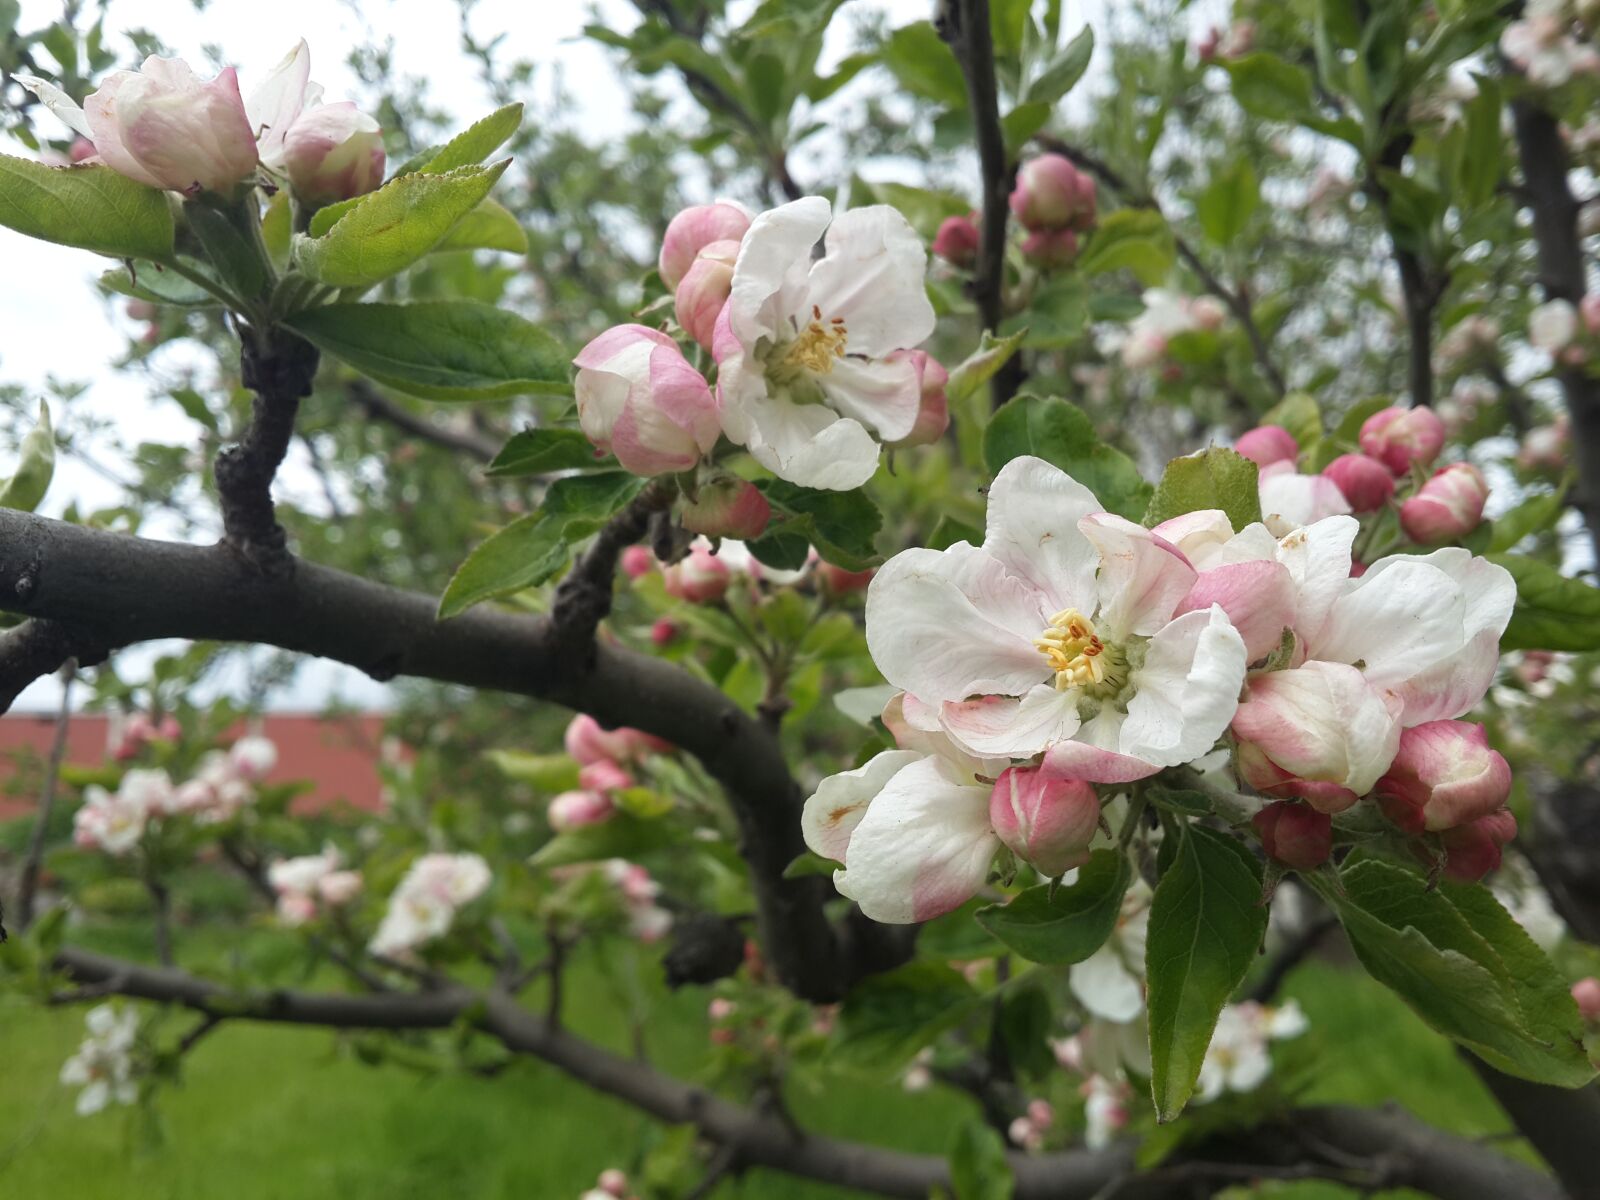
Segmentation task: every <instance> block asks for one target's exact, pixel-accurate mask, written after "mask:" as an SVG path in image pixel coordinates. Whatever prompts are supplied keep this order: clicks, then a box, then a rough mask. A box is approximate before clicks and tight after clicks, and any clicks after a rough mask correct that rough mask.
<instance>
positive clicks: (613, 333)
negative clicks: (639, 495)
mask: <svg viewBox="0 0 1600 1200" xmlns="http://www.w3.org/2000/svg"><path fill="white" fill-rule="evenodd" d="M572 361H573V363H574V364H575V365H576V366H577V368H578V376H577V379H576V380H575V381H574V384H573V388H574V392H575V394H576V396H577V401H578V424H579V425H581V426H582V427H583V432H584V434H585V435H586V436H587V437H588V439H589V440H590V441H591V442H593V443H594V444H595V446H596V447H597V448H598V449H600V450H602V451H609V452H610V453H613V454H615V455H616V456H617V461H618V462H620V463H621V464H622V465H623V466H624V467H626V468H627V469H628V470H630V471H632V472H633V473H634V474H635V475H662V474H666V473H668V472H672V471H687V470H688V469H689V468H690V467H692V466H694V465H695V463H697V462H699V461H700V456H701V455H703V454H706V453H709V452H710V450H711V448H712V447H713V446H715V445H716V444H717V437H718V435H719V433H720V426H719V424H718V421H717V406H716V401H715V400H713V399H712V396H711V389H710V388H709V387H707V386H706V381H705V379H704V378H703V377H702V376H701V374H700V372H699V371H696V370H695V369H694V368H693V367H692V366H690V365H689V361H688V359H686V358H684V357H683V352H682V351H681V350H679V349H678V346H677V343H676V342H674V341H673V340H672V339H671V338H669V337H668V336H667V335H666V334H664V333H661V332H660V331H659V330H655V329H649V328H647V327H645V326H643V325H618V326H616V327H615V328H612V329H608V330H606V331H605V332H604V333H602V334H601V335H600V336H599V337H597V338H595V339H594V340H593V341H591V342H590V343H589V344H588V345H587V346H585V347H584V348H583V349H582V350H580V351H579V352H578V356H577V357H576V358H575V359H573V360H572Z"/></svg>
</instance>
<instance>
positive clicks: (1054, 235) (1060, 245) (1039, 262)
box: [1022, 229, 1078, 271]
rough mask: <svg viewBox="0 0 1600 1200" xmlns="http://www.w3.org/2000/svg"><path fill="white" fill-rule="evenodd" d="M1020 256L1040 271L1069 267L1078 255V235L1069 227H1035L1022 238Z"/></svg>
mask: <svg viewBox="0 0 1600 1200" xmlns="http://www.w3.org/2000/svg"><path fill="white" fill-rule="evenodd" d="M1022 257H1023V258H1025V259H1027V260H1028V262H1030V263H1031V264H1032V265H1033V266H1035V267H1038V268H1039V269H1040V270H1041V271H1053V270H1057V269H1058V268H1061V267H1070V266H1071V265H1072V264H1073V262H1074V261H1075V260H1076V259H1077V257H1078V235H1077V234H1075V233H1074V232H1072V230H1070V229H1037V230H1035V231H1034V232H1032V233H1030V234H1029V235H1028V236H1027V237H1025V238H1023V239H1022Z"/></svg>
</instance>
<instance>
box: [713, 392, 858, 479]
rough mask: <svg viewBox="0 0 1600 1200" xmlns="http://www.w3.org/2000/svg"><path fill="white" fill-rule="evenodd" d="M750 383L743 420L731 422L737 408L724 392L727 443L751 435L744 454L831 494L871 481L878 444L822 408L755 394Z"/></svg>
mask: <svg viewBox="0 0 1600 1200" xmlns="http://www.w3.org/2000/svg"><path fill="white" fill-rule="evenodd" d="M749 382H751V381H749V379H748V376H746V389H745V391H744V394H743V396H742V397H741V402H742V414H741V418H736V419H734V420H732V421H730V420H729V419H728V416H729V413H730V411H731V409H732V408H733V407H735V406H734V405H731V404H729V403H728V402H727V396H728V393H726V392H725V393H724V394H723V395H724V403H723V410H722V411H723V419H724V427H725V428H727V429H728V431H729V437H734V435H733V432H732V430H733V428H736V427H737V428H741V429H744V430H746V431H747V433H748V438H747V440H746V441H745V448H746V449H748V450H749V451H750V455H751V457H752V458H754V459H755V460H756V461H757V462H758V463H760V464H761V465H762V466H764V467H766V468H767V470H769V471H771V472H772V473H773V474H774V475H776V476H778V478H780V479H787V480H788V481H789V482H790V483H798V484H800V485H802V486H804V487H811V488H822V489H825V490H829V491H841V492H842V491H849V490H850V489H851V488H858V487H860V486H861V485H862V484H864V483H865V482H866V481H867V480H869V479H871V478H872V475H873V472H875V471H876V470H877V469H878V443H877V442H876V441H874V440H873V437H872V435H871V434H870V433H868V432H867V431H866V430H865V429H864V428H862V426H861V424H860V422H858V421H854V420H851V419H850V418H849V417H841V416H840V415H839V414H838V413H836V412H834V411H833V409H831V408H829V407H827V406H826V405H824V404H794V403H792V402H791V401H789V400H788V399H786V398H785V397H783V396H781V395H778V396H773V395H770V394H767V393H766V391H765V387H764V385H762V384H760V383H757V384H756V388H755V389H752V388H750V387H749V386H748V383H749ZM757 389H759V391H758V390H757ZM734 440H738V439H737V438H735V439H734Z"/></svg>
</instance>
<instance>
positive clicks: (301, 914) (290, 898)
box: [278, 892, 317, 929]
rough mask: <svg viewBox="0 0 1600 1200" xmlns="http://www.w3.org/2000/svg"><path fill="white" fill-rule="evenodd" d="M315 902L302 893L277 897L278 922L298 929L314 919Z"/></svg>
mask: <svg viewBox="0 0 1600 1200" xmlns="http://www.w3.org/2000/svg"><path fill="white" fill-rule="evenodd" d="M316 915H317V902H316V901H315V900H313V899H312V898H311V897H310V896H308V895H306V894H305V893H304V892H285V893H284V894H283V895H281V896H279V897H278V920H280V921H282V922H283V923H284V924H285V925H287V926H289V927H290V928H291V929H298V928H299V927H300V926H302V925H304V924H306V923H307V922H308V921H312V920H315V919H316Z"/></svg>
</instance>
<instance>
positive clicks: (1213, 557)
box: [1150, 508, 1234, 571]
mask: <svg viewBox="0 0 1600 1200" xmlns="http://www.w3.org/2000/svg"><path fill="white" fill-rule="evenodd" d="M1150 532H1151V533H1153V534H1155V535H1156V536H1157V537H1159V538H1165V539H1166V540H1167V541H1169V542H1171V543H1172V544H1173V545H1174V546H1176V547H1177V548H1178V549H1179V550H1181V551H1183V556H1184V557H1185V558H1187V559H1188V560H1189V563H1190V565H1191V566H1193V567H1194V569H1195V570H1197V571H1205V570H1209V569H1210V568H1212V567H1215V566H1220V565H1221V564H1222V562H1223V561H1224V560H1223V559H1221V558H1220V557H1219V555H1220V554H1221V551H1222V547H1223V546H1225V545H1226V544H1227V543H1228V541H1229V540H1230V539H1232V537H1233V536H1234V534H1233V523H1232V522H1231V521H1229V520H1228V514H1227V513H1225V512H1223V511H1222V510H1221V509H1220V508H1201V509H1196V510H1195V511H1194V512H1188V513H1183V514H1181V515H1179V516H1176V517H1173V518H1172V519H1170V520H1167V521H1163V522H1161V524H1159V525H1157V526H1156V527H1155V528H1154V529H1152V530H1151V531H1150Z"/></svg>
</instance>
